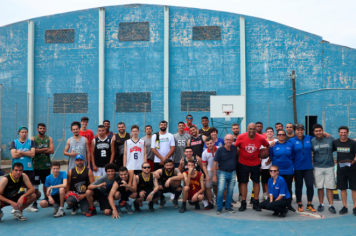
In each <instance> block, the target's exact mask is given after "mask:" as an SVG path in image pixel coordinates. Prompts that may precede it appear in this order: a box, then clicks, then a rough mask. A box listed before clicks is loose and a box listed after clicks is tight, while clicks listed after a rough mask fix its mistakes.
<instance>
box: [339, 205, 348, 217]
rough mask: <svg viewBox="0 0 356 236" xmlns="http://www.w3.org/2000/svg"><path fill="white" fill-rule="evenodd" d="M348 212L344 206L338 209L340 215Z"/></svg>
mask: <svg viewBox="0 0 356 236" xmlns="http://www.w3.org/2000/svg"><path fill="white" fill-rule="evenodd" d="M347 213H348V210H347V208H346V207H342V209H341V210H340V211H339V214H340V215H344V214H347Z"/></svg>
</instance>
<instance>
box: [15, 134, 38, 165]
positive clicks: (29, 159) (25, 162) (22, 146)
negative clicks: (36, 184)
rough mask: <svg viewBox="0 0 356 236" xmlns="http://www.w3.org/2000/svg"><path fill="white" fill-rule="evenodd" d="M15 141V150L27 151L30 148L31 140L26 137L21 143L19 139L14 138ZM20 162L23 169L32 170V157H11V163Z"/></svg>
mask: <svg viewBox="0 0 356 236" xmlns="http://www.w3.org/2000/svg"><path fill="white" fill-rule="evenodd" d="M14 142H15V147H16V150H20V151H23V152H27V151H30V150H31V140H30V139H27V140H26V142H24V143H21V142H20V140H18V139H16V140H14ZM17 162H19V163H21V164H22V165H23V170H33V164H32V157H26V156H23V157H20V158H16V159H12V164H14V163H17Z"/></svg>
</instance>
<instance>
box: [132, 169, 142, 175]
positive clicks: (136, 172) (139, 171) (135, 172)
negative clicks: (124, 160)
mask: <svg viewBox="0 0 356 236" xmlns="http://www.w3.org/2000/svg"><path fill="white" fill-rule="evenodd" d="M141 173H142V170H134V174H135V175H139V174H141Z"/></svg>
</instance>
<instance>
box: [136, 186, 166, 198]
mask: <svg viewBox="0 0 356 236" xmlns="http://www.w3.org/2000/svg"><path fill="white" fill-rule="evenodd" d="M142 190H144V191H145V192H146V195H145V197H144V198H143V201H146V200H147V197H148V195H149V194H150V193H151V192H152V191H153V189H150V190H147V189H146V190H145V189H139V190H138V191H137V194H138V196H137V198H141V197H140V192H141V191H142ZM159 197H161V192H160V191H157V192H156V193H155V194H153V197H152V199H156V198H159Z"/></svg>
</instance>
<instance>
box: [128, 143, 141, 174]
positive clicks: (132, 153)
mask: <svg viewBox="0 0 356 236" xmlns="http://www.w3.org/2000/svg"><path fill="white" fill-rule="evenodd" d="M145 148H146V146H145V141H144V140H142V139H139V140H138V141H137V142H136V143H135V142H134V141H133V140H132V139H129V140H126V158H127V160H126V168H127V169H128V170H141V165H142V164H143V162H144V150H145Z"/></svg>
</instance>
